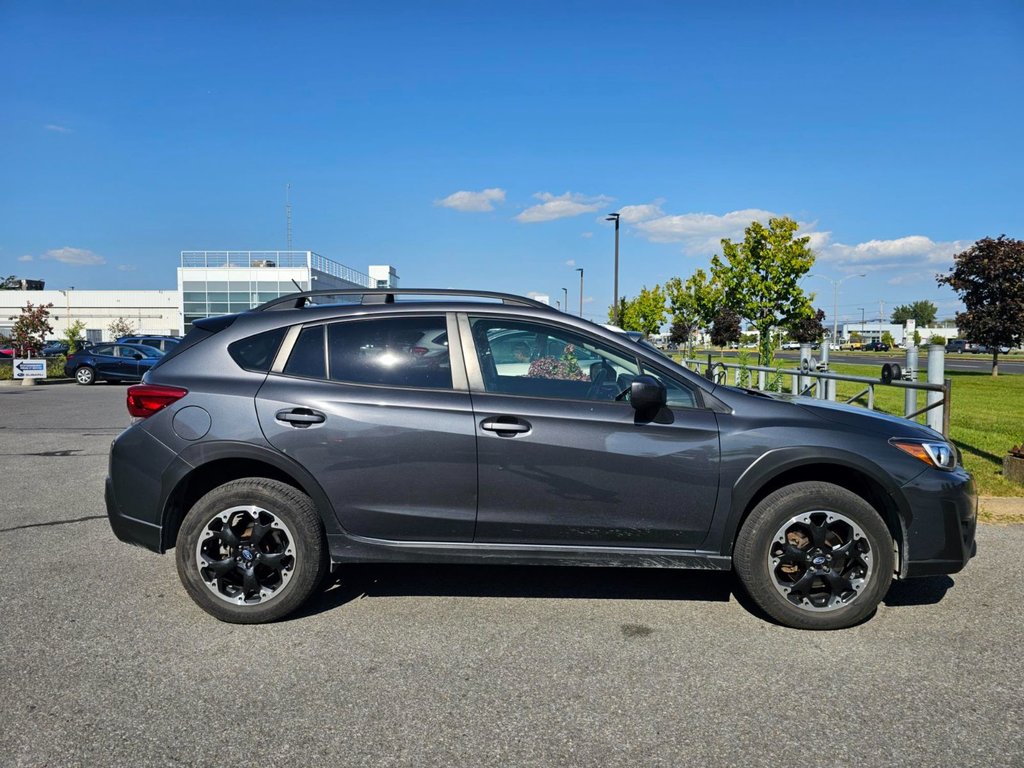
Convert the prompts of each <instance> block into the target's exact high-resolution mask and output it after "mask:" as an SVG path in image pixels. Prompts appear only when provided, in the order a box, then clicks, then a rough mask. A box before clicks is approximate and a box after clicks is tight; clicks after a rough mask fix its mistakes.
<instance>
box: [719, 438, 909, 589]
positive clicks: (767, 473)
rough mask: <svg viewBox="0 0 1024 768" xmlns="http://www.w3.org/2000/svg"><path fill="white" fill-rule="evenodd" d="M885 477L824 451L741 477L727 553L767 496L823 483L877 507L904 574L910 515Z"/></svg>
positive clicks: (727, 541)
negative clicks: (790, 487) (804, 484)
mask: <svg viewBox="0 0 1024 768" xmlns="http://www.w3.org/2000/svg"><path fill="white" fill-rule="evenodd" d="M751 469H752V470H753V469H754V467H751ZM884 477H885V475H884V473H881V472H879V473H877V474H876V473H873V472H871V471H870V470H869V469H868V468H867V467H865V466H864V465H863V464H861V463H859V462H858V463H854V462H851V461H849V460H846V461H844V460H837V459H836V458H834V457H829V458H826V459H821V458H820V452H819V457H816V458H812V457H810V456H806V457H803V458H799V459H796V458H791V459H790V460H788V461H780V462H778V463H773V466H772V467H771V468H769V467H767V466H766V467H764V468H763V470H762V471H761V472H757V473H753V474H752V473H751V472H748V473H747V474H745V475H744V476H743V477H742V478H740V481H739V482H738V483H737V484H736V487H735V488H734V491H733V508H732V512H731V515H730V523H729V535H728V537H727V538H726V541H725V545H726V547H727V548H728V551H727V552H723V554H730V553H731V551H732V548H733V546H734V545H735V542H736V536H737V535H738V534H739V531H740V529H741V528H742V527H743V524H744V522H745V521H746V519H747V517H749V515H750V513H751V512H752V511H753V510H754V508H755V507H756V506H757V505H758V504H760V503H761V501H762V500H763V499H764V498H765V497H767V496H768V495H769V494H771V493H773V492H774V491H776V490H778V489H779V488H783V487H785V486H787V485H792V484H793V483H800V482H805V481H819V482H825V483H831V484H833V485H837V486H839V487H840V488H845V489H846V490H848V491H850V492H851V493H854V494H856V495H857V496H859V497H860V498H862V499H864V501H866V502H867V503H868V504H870V505H871V506H872V507H874V509H875V510H876V511H877V512H878V514H879V515H880V516H881V518H882V520H883V521H884V522H885V525H886V528H888V529H889V534H890V535H891V536H892V539H893V541H894V542H895V543H896V545H897V552H898V555H899V563H898V569H899V570H900V571H902V570H903V567H904V562H905V546H906V512H905V510H903V509H902V508H901V506H900V501H899V499H898V496H897V495H894V492H895V491H896V489H895V488H893V487H890V484H888V483H886V482H885V480H883V478H884Z"/></svg>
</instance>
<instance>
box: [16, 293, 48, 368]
mask: <svg viewBox="0 0 1024 768" xmlns="http://www.w3.org/2000/svg"><path fill="white" fill-rule="evenodd" d="M52 307H53V304H40V305H38V306H33V305H32V302H31V301H30V302H28V303H27V304H26V305H25V308H24V309H23V310H21V314H20V315H18V316H17V317H11V318H9V319H11V320H13V321H14V327H13V328H12V329H11V342H12V344H13V345H14V352H15V354H16V355H38V354H39V352H40V350H42V348H43V345H44V344H45V343H46V337H47V336H48V335H49V334H51V333H53V326H52V325H50V309H51V308H52Z"/></svg>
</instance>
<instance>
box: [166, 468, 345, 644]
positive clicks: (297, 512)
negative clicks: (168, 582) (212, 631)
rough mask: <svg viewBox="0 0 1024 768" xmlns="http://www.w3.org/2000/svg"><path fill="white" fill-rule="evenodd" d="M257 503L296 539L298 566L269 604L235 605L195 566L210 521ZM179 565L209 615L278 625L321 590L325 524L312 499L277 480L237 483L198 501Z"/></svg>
mask: <svg viewBox="0 0 1024 768" xmlns="http://www.w3.org/2000/svg"><path fill="white" fill-rule="evenodd" d="M248 505H255V506H257V507H260V508H262V509H265V510H266V511H268V512H270V513H271V514H272V515H274V516H275V517H277V518H278V519H280V520H281V522H282V523H284V525H285V526H287V528H288V530H289V531H290V533H291V536H292V538H293V541H292V546H293V548H294V550H295V566H294V569H293V570H292V575H291V577H290V578H289V579H288V583H287V584H285V585H284V586H282V587H281V589H280V590H279V592H278V593H277V594H276V595H274V597H272V598H271V599H269V600H266V601H264V602H261V603H259V604H256V605H235V604H232V603H229V602H227V601H226V600H222V599H221V598H219V597H217V596H216V595H215V594H214V593H213V592H212V591H211V590H210V588H209V587H208V586H207V585H206V583H205V582H204V581H203V579H202V576H201V574H200V572H199V567H198V565H197V563H196V546H197V544H198V542H199V537H200V536H201V535H202V532H203V530H204V529H205V528H206V526H207V525H208V524H209V522H210V521H211V520H212V519H213V518H214V517H216V516H217V515H218V514H220V513H221V512H224V511H225V510H227V509H231V508H232V507H240V506H248ZM175 561H176V564H177V569H178V576H179V578H180V579H181V582H182V584H183V585H184V587H185V589H186V591H187V592H188V593H189V595H190V596H191V597H192V599H193V600H194V601H195V602H196V603H197V604H198V605H199V607H201V608H202V609H203V610H204V611H206V612H207V613H209V614H210V615H212V616H214V617H216V618H218V619H220V620H221V621H227V622H231V623H236V624H259V623H264V622H268V621H276V620H278V619H280V618H283V617H284V616H287V615H288V614H290V613H292V612H293V611H294V610H295V609H296V608H298V607H299V606H300V605H301V604H302V603H304V602H305V601H306V599H307V598H308V597H309V595H310V594H312V592H313V591H314V590H315V589H316V587H317V586H318V584H319V583H320V581H321V580H322V578H323V576H324V573H325V572H326V570H327V566H328V558H327V546H326V541H325V537H324V531H323V524H322V522H321V521H320V517H319V515H318V514H317V513H316V511H315V508H314V506H313V502H312V501H311V500H310V498H309V497H308V496H306V495H305V494H303V493H301V492H300V491H298V490H296V489H295V488H293V487H292V486H289V485H286V484H285V483H281V482H278V481H274V480H266V479H262V478H259V479H257V478H247V479H243V480H234V481H232V482H229V483H226V484H225V485H223V486H220V487H219V488H215V489H214V490H212V491H210V492H209V493H207V494H206V495H205V496H203V497H202V498H201V499H199V501H197V502H196V503H195V505H194V506H193V507H192V509H191V510H189V512H188V514H187V515H186V516H185V519H184V521H183V522H182V525H181V528H180V529H179V530H178V538H177V543H176V551H175Z"/></svg>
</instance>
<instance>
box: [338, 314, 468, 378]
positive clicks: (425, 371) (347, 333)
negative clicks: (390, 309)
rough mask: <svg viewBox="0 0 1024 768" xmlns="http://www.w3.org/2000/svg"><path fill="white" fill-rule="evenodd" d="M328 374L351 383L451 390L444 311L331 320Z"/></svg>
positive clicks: (450, 368)
mask: <svg viewBox="0 0 1024 768" xmlns="http://www.w3.org/2000/svg"><path fill="white" fill-rule="evenodd" d="M327 352H328V359H329V361H330V369H329V370H330V378H331V379H332V380H334V381H342V382H349V383H354V384H376V385H381V386H391V387H421V388H427V389H451V388H452V367H451V358H450V357H449V354H448V334H447V322H446V320H445V318H444V317H443V316H431V317H388V318H379V319H373V320H350V321H347V322H340V323H332V324H331V325H329V326H328V330H327Z"/></svg>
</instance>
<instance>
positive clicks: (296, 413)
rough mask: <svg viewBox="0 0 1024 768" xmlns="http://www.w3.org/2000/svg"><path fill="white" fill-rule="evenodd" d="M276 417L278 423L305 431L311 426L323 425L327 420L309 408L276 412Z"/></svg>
mask: <svg viewBox="0 0 1024 768" xmlns="http://www.w3.org/2000/svg"><path fill="white" fill-rule="evenodd" d="M276 417H277V420H278V421H283V422H285V423H287V424H291V425H292V426H293V427H298V428H299V429H305V428H306V427H309V426H312V425H313V424H323V423H324V422H325V421H326V420H327V417H326V416H324V415H323V414H322V413H320V412H319V411H314V410H312V409H311V408H292V409H291V410H287V411H278V412H277V414H276Z"/></svg>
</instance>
